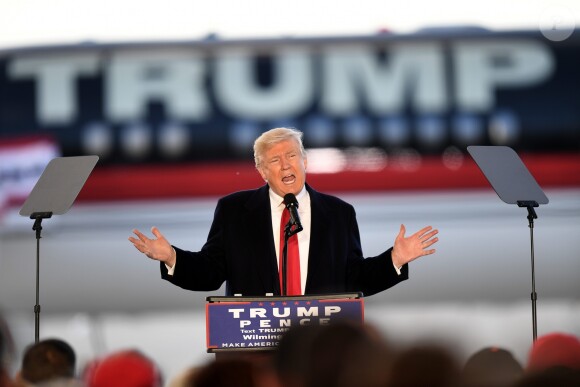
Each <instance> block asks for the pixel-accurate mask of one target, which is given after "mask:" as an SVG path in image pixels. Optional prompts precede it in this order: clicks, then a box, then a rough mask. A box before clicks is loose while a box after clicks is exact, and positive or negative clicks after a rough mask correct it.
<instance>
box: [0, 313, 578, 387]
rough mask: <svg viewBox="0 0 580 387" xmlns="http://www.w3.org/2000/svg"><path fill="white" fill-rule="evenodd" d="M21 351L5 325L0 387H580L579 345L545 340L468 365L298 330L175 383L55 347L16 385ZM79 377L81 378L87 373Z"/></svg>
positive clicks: (144, 367)
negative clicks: (12, 366)
mask: <svg viewBox="0 0 580 387" xmlns="http://www.w3.org/2000/svg"><path fill="white" fill-rule="evenodd" d="M15 352H16V351H15V348H14V342H13V340H12V337H11V334H10V330H9V327H8V326H7V325H6V323H5V321H4V320H3V319H1V318H0V360H1V363H0V387H33V386H38V387H65V386H66V387H164V386H167V387H230V386H231V387H539V386H541V387H550V386H557V387H578V386H580V339H579V338H578V337H576V336H575V335H572V334H568V333H564V332H553V333H548V334H545V335H541V336H540V337H538V339H537V340H536V341H535V342H534V343H533V345H532V346H531V347H530V350H529V353H528V357H527V359H526V362H525V363H524V364H520V362H518V360H516V359H515V358H514V356H513V355H512V353H511V352H510V350H509V349H508V348H502V347H486V348H481V349H480V350H478V351H476V352H475V353H473V354H472V355H471V356H470V357H469V358H468V359H467V360H466V361H465V362H460V361H458V359H457V357H456V356H455V355H454V353H453V351H452V350H451V349H449V348H447V347H445V346H443V345H440V344H434V343H429V342H424V343H420V344H415V345H412V346H407V347H399V346H395V345H391V344H390V343H389V341H388V340H387V339H386V338H385V337H383V335H381V334H380V333H379V332H378V331H377V330H376V329H374V328H373V327H372V326H371V325H369V324H360V323H351V322H346V321H342V322H336V323H333V324H330V325H326V326H320V325H317V326H314V325H313V326H299V327H295V328H292V329H290V330H289V331H288V332H287V333H286V334H284V335H283V336H282V338H281V340H280V342H279V345H278V347H277V348H276V349H275V350H272V351H259V352H224V353H220V354H219V355H216V357H215V359H214V360H211V361H209V362H207V363H205V364H192V365H191V366H190V367H189V368H187V369H184V370H183V372H182V373H181V374H179V375H177V376H175V377H172V378H170V379H168V378H166V377H164V375H162V373H161V372H160V370H159V367H158V365H157V364H156V362H155V360H154V359H152V358H150V357H148V356H147V355H146V354H144V353H142V352H141V351H140V350H139V349H138V348H127V349H124V350H118V351H114V352H111V353H108V354H104V355H103V356H102V357H98V358H95V359H92V360H91V361H90V362H88V363H87V364H83V365H79V364H77V360H76V355H75V351H74V349H73V348H72V347H71V346H70V345H69V344H68V343H66V342H65V341H64V340H62V339H59V338H47V339H43V340H40V341H39V342H37V343H34V344H31V345H29V346H28V347H27V348H25V350H24V351H23V355H22V359H20V361H19V362H18V364H19V365H20V367H19V369H18V371H17V372H16V373H15V374H14V375H12V374H11V372H10V370H9V368H8V366H7V365H8V363H9V361H10V359H13V360H14V353H15ZM79 368H80V369H79Z"/></svg>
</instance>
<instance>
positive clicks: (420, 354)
mask: <svg viewBox="0 0 580 387" xmlns="http://www.w3.org/2000/svg"><path fill="white" fill-rule="evenodd" d="M391 370H392V371H391V375H390V380H389V383H388V386H389V387H424V386H429V387H456V386H457V384H458V383H459V379H460V367H459V364H458V362H457V359H456V358H455V356H454V355H453V354H452V353H451V351H450V349H449V348H447V347H445V346H441V345H438V344H428V343H425V344H418V345H414V346H410V347H408V348H403V350H401V351H399V352H398V353H397V354H396V356H395V360H394V362H393V365H392V368H391Z"/></svg>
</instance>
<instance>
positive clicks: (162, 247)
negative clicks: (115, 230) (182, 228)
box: [129, 227, 176, 267]
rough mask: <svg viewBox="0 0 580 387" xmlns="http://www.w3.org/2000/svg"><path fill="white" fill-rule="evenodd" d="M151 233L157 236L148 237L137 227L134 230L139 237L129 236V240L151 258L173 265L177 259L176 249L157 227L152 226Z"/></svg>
mask: <svg viewBox="0 0 580 387" xmlns="http://www.w3.org/2000/svg"><path fill="white" fill-rule="evenodd" d="M151 233H152V234H153V235H154V236H155V238H153V239H150V238H147V237H146V236H145V235H144V234H143V233H141V231H139V230H137V229H135V230H133V234H135V235H136V236H137V238H135V237H129V242H131V243H133V246H135V248H136V249H137V250H139V251H140V252H142V253H143V254H145V255H146V256H148V257H149V258H151V259H155V260H157V261H161V262H164V263H165V264H166V265H167V266H169V267H173V266H174V265H175V259H176V258H175V250H174V249H173V247H172V246H171V244H170V243H169V242H168V241H167V239H165V237H164V236H163V234H161V231H159V229H158V228H157V227H152V228H151Z"/></svg>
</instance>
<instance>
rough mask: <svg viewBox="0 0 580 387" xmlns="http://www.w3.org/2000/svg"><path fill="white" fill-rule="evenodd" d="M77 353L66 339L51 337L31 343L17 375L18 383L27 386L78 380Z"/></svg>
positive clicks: (23, 386)
mask: <svg viewBox="0 0 580 387" xmlns="http://www.w3.org/2000/svg"><path fill="white" fill-rule="evenodd" d="M75 367H76V354H75V351H74V349H73V348H72V347H71V346H70V345H69V344H68V343H67V342H66V341H64V340H61V339H57V338H49V339H44V340H40V341H39V342H37V343H34V344H31V345H29V346H28V347H27V348H26V349H25V351H24V355H23V357H22V366H21V368H20V370H19V372H18V373H17V375H16V385H17V386H21V387H26V386H30V385H40V384H47V383H60V384H65V383H68V382H69V381H71V382H72V381H76V380H77V379H76V376H75Z"/></svg>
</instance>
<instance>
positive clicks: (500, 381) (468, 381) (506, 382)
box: [461, 347, 524, 387]
mask: <svg viewBox="0 0 580 387" xmlns="http://www.w3.org/2000/svg"><path fill="white" fill-rule="evenodd" d="M523 372H524V368H523V366H522V365H521V364H520V362H518V361H517V360H516V359H515V358H514V356H513V354H512V353H511V352H510V351H509V350H507V349H505V348H500V347H486V348H482V349H480V350H479V351H477V352H475V353H474V354H473V355H471V356H470V357H469V359H467V361H466V363H465V365H464V366H463V370H462V373H461V386H462V387H510V386H513V385H514V383H515V382H516V381H518V380H519V379H520V378H521V377H522V375H523Z"/></svg>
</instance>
